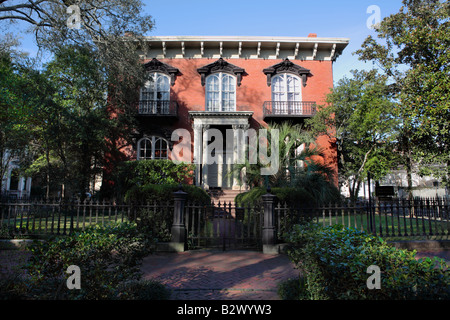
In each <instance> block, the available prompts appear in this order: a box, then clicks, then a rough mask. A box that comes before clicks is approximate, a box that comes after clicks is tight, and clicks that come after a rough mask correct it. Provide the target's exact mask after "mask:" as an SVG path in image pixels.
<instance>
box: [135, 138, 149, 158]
mask: <svg viewBox="0 0 450 320" xmlns="http://www.w3.org/2000/svg"><path fill="white" fill-rule="evenodd" d="M151 158H152V140H150V139H148V138H143V139H141V140H139V143H138V160H147V159H151Z"/></svg>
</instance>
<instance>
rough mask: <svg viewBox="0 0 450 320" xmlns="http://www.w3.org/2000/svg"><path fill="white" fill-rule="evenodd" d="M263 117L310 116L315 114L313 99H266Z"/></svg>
mask: <svg viewBox="0 0 450 320" xmlns="http://www.w3.org/2000/svg"><path fill="white" fill-rule="evenodd" d="M263 114H264V117H288V116H290V117H312V116H313V115H315V114H316V103H315V102H314V101H266V102H264V105H263Z"/></svg>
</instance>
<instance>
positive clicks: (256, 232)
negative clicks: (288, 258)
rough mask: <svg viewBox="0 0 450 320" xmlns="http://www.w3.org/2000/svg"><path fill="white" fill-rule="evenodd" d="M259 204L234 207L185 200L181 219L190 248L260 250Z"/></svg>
mask: <svg viewBox="0 0 450 320" xmlns="http://www.w3.org/2000/svg"><path fill="white" fill-rule="evenodd" d="M262 210H263V208H262V206H259V205H257V206H254V205H253V206H248V207H237V206H233V205H232V204H231V203H223V204H221V203H220V202H219V203H218V204H217V205H216V204H214V203H212V204H210V205H199V204H192V203H186V206H185V217H184V222H185V226H186V230H187V241H188V248H189V249H199V248H216V249H221V250H224V251H225V250H229V249H254V250H260V249H261V248H262V244H261V234H262V226H263V211H262Z"/></svg>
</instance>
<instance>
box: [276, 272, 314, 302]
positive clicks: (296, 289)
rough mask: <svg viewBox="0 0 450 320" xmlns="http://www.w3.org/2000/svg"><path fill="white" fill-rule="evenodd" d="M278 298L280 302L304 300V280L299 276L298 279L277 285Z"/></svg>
mask: <svg viewBox="0 0 450 320" xmlns="http://www.w3.org/2000/svg"><path fill="white" fill-rule="evenodd" d="M277 293H278V296H280V298H281V299H282V300H304V299H306V294H307V292H306V284H305V278H304V277H303V276H300V277H298V278H293V279H288V280H286V281H283V282H281V283H280V284H279V285H278V290H277Z"/></svg>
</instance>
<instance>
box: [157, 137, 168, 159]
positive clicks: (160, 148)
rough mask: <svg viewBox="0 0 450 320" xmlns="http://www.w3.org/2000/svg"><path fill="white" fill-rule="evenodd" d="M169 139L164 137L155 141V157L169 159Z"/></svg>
mask: <svg viewBox="0 0 450 320" xmlns="http://www.w3.org/2000/svg"><path fill="white" fill-rule="evenodd" d="M167 149H168V145H167V141H166V140H164V139H163V138H157V139H156V141H155V157H154V159H167Z"/></svg>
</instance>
